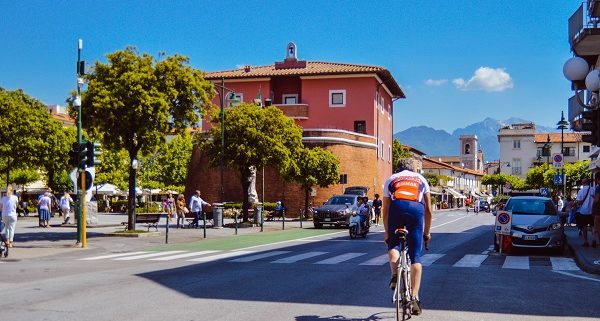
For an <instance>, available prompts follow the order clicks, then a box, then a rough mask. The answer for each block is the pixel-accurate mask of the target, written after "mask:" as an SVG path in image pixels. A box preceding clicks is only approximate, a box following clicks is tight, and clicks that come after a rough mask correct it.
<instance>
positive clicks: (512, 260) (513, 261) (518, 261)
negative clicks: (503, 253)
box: [502, 255, 529, 270]
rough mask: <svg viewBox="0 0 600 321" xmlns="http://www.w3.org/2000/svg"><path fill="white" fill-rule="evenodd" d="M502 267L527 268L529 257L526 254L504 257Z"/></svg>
mask: <svg viewBox="0 0 600 321" xmlns="http://www.w3.org/2000/svg"><path fill="white" fill-rule="evenodd" d="M502 268H503V269H519V270H529V257H528V256H510V255H509V256H507V257H506V258H505V259H504V264H503V265H502Z"/></svg>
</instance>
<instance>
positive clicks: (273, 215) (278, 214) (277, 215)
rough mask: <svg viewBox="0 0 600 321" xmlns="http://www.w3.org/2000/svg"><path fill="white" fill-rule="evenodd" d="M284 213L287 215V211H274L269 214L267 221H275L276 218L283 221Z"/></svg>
mask: <svg viewBox="0 0 600 321" xmlns="http://www.w3.org/2000/svg"><path fill="white" fill-rule="evenodd" d="M284 213H285V209H284V210H274V211H273V212H270V213H268V214H267V221H273V220H275V219H276V218H279V219H283V214H284Z"/></svg>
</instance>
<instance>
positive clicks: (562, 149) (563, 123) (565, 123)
mask: <svg viewBox="0 0 600 321" xmlns="http://www.w3.org/2000/svg"><path fill="white" fill-rule="evenodd" d="M556 125H557V126H558V127H556V128H557V129H560V153H561V154H562V155H563V156H564V154H565V147H564V146H563V145H564V131H565V129H569V122H568V121H566V120H565V113H564V112H563V111H562V110H561V112H560V121H559V122H558V123H556ZM563 160H564V158H563ZM560 173H561V175H564V174H565V168H564V167H563V168H561V171H560ZM562 178H563V180H562V181H563V196H564V195H565V194H566V190H567V184H566V183H567V182H566V177H562Z"/></svg>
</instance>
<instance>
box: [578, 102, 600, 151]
mask: <svg viewBox="0 0 600 321" xmlns="http://www.w3.org/2000/svg"><path fill="white" fill-rule="evenodd" d="M599 116H600V110H597V109H596V110H588V111H584V112H583V113H582V114H581V117H582V119H583V124H582V125H581V129H583V130H585V131H589V132H590V134H586V135H583V136H582V137H581V139H582V140H583V141H584V142H586V143H590V144H592V145H596V146H600V119H599Z"/></svg>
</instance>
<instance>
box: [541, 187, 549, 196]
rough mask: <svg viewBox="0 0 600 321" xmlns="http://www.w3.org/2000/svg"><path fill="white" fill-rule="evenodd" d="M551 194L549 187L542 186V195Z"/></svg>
mask: <svg viewBox="0 0 600 321" xmlns="http://www.w3.org/2000/svg"><path fill="white" fill-rule="evenodd" d="M549 194H550V193H549V191H548V188H546V187H542V188H540V195H541V196H548V195H549Z"/></svg>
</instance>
